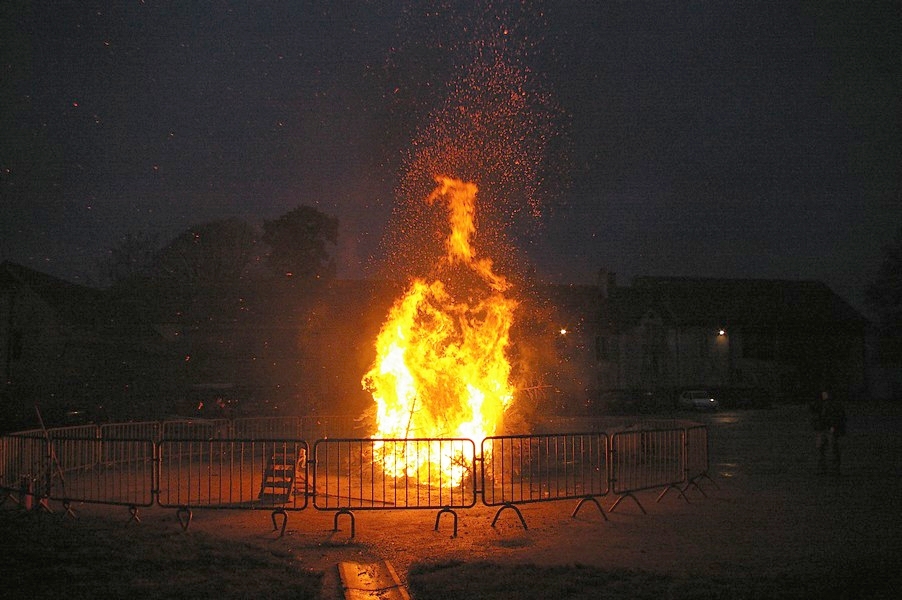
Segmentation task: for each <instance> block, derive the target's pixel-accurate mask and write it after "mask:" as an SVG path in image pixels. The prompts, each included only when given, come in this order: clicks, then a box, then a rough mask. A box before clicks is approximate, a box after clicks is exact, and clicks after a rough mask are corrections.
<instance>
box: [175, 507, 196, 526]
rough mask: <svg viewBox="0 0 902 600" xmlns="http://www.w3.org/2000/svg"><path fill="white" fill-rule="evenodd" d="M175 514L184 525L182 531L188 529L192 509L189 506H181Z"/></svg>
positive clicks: (180, 523)
mask: <svg viewBox="0 0 902 600" xmlns="http://www.w3.org/2000/svg"><path fill="white" fill-rule="evenodd" d="M175 516H176V518H177V519H178V520H179V525H181V526H182V531H188V526H189V525H191V517H192V516H193V515H192V514H191V509H190V508H188V507H187V506H182V507H179V509H178V510H177V511H175Z"/></svg>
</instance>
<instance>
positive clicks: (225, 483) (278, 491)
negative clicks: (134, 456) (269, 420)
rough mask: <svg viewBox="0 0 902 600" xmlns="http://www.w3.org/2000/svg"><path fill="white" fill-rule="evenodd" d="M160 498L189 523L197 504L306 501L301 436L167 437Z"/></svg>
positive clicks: (297, 505)
mask: <svg viewBox="0 0 902 600" xmlns="http://www.w3.org/2000/svg"><path fill="white" fill-rule="evenodd" d="M158 456H159V467H158V469H157V473H158V483H159V487H158V490H157V494H158V495H157V503H158V504H159V505H160V506H161V507H170V508H176V509H178V516H179V522H180V523H181V524H182V527H183V528H185V529H187V528H188V525H189V524H190V522H191V515H192V509H194V508H219V509H245V510H248V509H251V510H270V511H272V513H273V514H272V517H273V527H274V528H276V527H277V525H276V517H277V516H279V515H281V516H282V517H283V521H282V531H283V532H284V530H285V525H286V523H287V514H286V511H297V510H303V509H304V508H306V507H307V488H308V486H307V443H306V442H304V441H302V440H217V439H207V440H204V439H194V440H190V439H183V440H167V439H164V440H163V441H161V442H160V444H159V446H158Z"/></svg>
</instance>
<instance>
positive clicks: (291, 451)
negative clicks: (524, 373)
mask: <svg viewBox="0 0 902 600" xmlns="http://www.w3.org/2000/svg"><path fill="white" fill-rule="evenodd" d="M649 423H652V424H654V425H656V427H642V425H640V424H637V423H635V422H633V421H632V420H628V419H620V420H619V421H618V419H616V418H615V419H611V420H608V421H607V424H608V425H610V426H614V427H623V428H624V429H622V430H618V431H615V432H613V433H612V432H602V431H591V432H584V433H567V432H560V433H541V434H527V435H511V436H493V437H489V438H486V439H484V440H482V442H481V444H480V447H479V448H478V454H477V448H476V444H475V443H474V442H473V441H472V440H469V439H458V438H413V439H370V438H365V437H336V438H332V437H328V434H324V436H323V437H320V438H318V439H317V441H316V443H315V444H314V445H313V448H312V453H311V451H310V449H309V447H308V445H307V443H306V442H305V441H303V440H302V438H300V437H299V436H293V437H289V436H286V437H283V438H277V437H275V436H276V434H277V433H288V432H291V431H295V432H299V431H303V430H305V429H307V430H310V431H314V430H315V431H320V432H325V431H330V432H336V431H341V430H344V431H349V430H353V431H356V430H357V429H356V428H359V427H360V426H361V423H360V422H359V421H358V420H356V419H354V418H352V417H341V416H338V417H304V418H301V417H271V418H270V417H267V418H260V419H251V418H248V419H235V420H234V421H228V420H224V419H218V420H203V419H201V420H182V421H165V422H138V423H116V424H108V425H103V426H100V427H97V426H94V425H90V426H81V427H62V428H55V429H48V430H46V431H45V430H34V431H30V432H20V433H15V434H9V435H6V436H2V437H0V492H4V493H3V494H0V498H2V499H0V502H2V500H5V499H6V498H12V499H13V500H14V501H17V502H20V503H22V504H23V505H27V507H28V508H34V507H35V506H40V507H43V508H45V509H47V510H50V508H49V505H48V503H47V500H49V499H52V500H57V501H62V502H63V503H64V504H66V508H67V511H68V512H71V511H70V508H69V504H70V503H71V502H88V503H98V504H111V505H126V506H128V507H129V508H130V509H131V510H132V511H133V512H132V515H133V517H134V518H135V519H137V515H136V512H137V507H139V506H150V505H152V504H153V503H154V501H156V502H157V504H159V505H160V506H161V507H173V508H177V509H178V510H179V521H180V523H182V526H183V527H185V528H186V529H187V526H188V523H190V519H191V509H192V508H217V509H230V508H232V509H251V510H260V509H265V510H271V511H272V512H273V526H274V528H276V527H277V524H276V516H277V515H282V516H283V517H284V519H285V520H283V523H282V532H283V533H284V530H285V524H286V521H287V513H286V511H299V510H303V509H304V508H306V507H307V504H308V497H310V496H312V497H313V505H314V508H316V509H317V510H330V511H335V513H336V514H335V525H336V527H335V528H336V530H337V524H338V519H339V516H340V515H349V517H350V519H351V536H352V537H353V536H354V516H353V511H356V510H395V509H436V510H438V511H439V512H438V515H437V517H436V525H435V526H436V529H438V525H439V521H440V518H441V517H442V515H444V514H451V515H452V516H453V518H454V534H455V535H456V534H457V515H456V513H455V512H454V510H455V509H461V508H471V507H473V506H475V504H476V502H477V501H478V499H479V498H480V497H481V501H482V502H483V503H484V504H485V505H486V506H490V507H499V510H498V512H497V513H496V515H495V519H494V520H493V521H492V526H494V525H495V523H496V521H497V520H498V518H499V516H500V514H501V513H502V512H503V511H504V510H506V509H512V510H514V512H516V514H517V515H518V517H519V518H520V521H521V522H522V524H523V527H524V528H526V522H525V520H524V519H523V516H522V514H521V513H520V510H519V508H517V507H518V505H521V504H525V503H531V502H550V501H557V500H567V499H576V500H579V503H578V504H577V506H576V509H575V510H574V511H573V515H574V516H575V515H576V513H577V512H578V511H579V509H580V507H581V506H582V505H583V504H584V503H585V502H593V503H594V504H596V505H597V506H598V508H599V510H600V511H601V514H602V516H604V518H605V519H607V516H606V515H605V511H604V510H603V509H602V507H601V505H600V504H599V503H598V500H597V498H599V497H602V496H605V495H608V494H615V495H617V499H616V501H615V502H614V504H613V506H611V508H610V509H609V512H610V511H613V510H614V509H615V508H616V507H617V506H618V505H619V504H620V502H621V501H622V500H623V499H624V498H626V497H632V498H633V500H634V501H636V503H637V504H638V505H639V508H640V509H641V510H642V512H643V513H644V512H646V511H645V509H644V507H642V505H641V504H640V503H639V501H638V499H636V496H635V493H636V492H639V491H643V490H650V489H659V488H660V489H661V490H662V491H661V494H660V495H659V496H658V500H659V501H660V500H661V498H662V497H663V496H664V495H665V494H666V493H667V492H668V491H669V490H671V489H673V490H675V491H677V493H679V494H680V495H681V496H682V497H683V498H684V499H686V500H687V501H688V499H687V498H686V496H685V493H684V492H685V491H686V490H687V489H688V488H689V487H690V486H695V487H696V488H698V481H699V480H700V479H701V478H709V479H710V477H708V469H709V457H708V432H707V428H706V427H705V426H704V425H700V424H698V423H692V422H688V421H649ZM601 424H602V423H601V421H599V422H596V423H594V424H593V425H592V428H593V429H594V428H596V427H600V426H601ZM557 425H561V423H558V424H557ZM236 432H238V433H242V434H245V435H247V436H248V437H235V435H234V434H235V433H236ZM131 434H134V435H135V437H128V436H129V435H131ZM160 435H163V436H164V437H163V438H161V439H158V438H159V436H160ZM167 435H169V436H171V437H166V436H167ZM192 435H194V437H191V436H192ZM308 458H312V460H310V461H309V463H308ZM477 463H479V464H478V465H477ZM310 464H312V472H311V468H310V466H309V465H310ZM477 466H479V471H478V472H477ZM308 478H312V485H308ZM681 484H684V485H681ZM698 489H699V491H701V489H700V488H698ZM702 494H703V495H704V492H702Z"/></svg>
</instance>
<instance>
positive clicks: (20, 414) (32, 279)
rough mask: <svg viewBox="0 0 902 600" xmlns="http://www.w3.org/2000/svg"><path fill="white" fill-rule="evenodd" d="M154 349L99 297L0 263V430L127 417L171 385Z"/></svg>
mask: <svg viewBox="0 0 902 600" xmlns="http://www.w3.org/2000/svg"><path fill="white" fill-rule="evenodd" d="M158 342H159V336H158V335H157V334H156V332H155V331H154V330H153V328H151V327H150V326H149V325H147V324H145V323H143V322H142V320H141V318H140V315H138V314H136V312H135V311H134V310H132V309H131V308H130V307H129V306H127V305H125V304H122V303H119V302H115V301H112V300H111V299H110V297H109V295H108V294H107V293H106V292H105V291H104V290H99V289H94V288H89V287H86V286H82V285H76V284H73V283H70V282H68V281H64V280H62V279H58V278H56V277H53V276H51V275H47V274H45V273H41V272H38V271H35V270H32V269H29V268H27V267H24V266H22V265H18V264H16V263H12V262H8V261H4V262H2V263H0V374H2V387H0V421H3V422H2V423H0V426H6V425H7V424H9V425H11V426H18V425H21V424H24V425H33V424H35V421H36V415H35V412H34V406H38V407H39V408H40V410H41V411H42V412H43V413H44V416H45V418H46V419H47V420H48V422H53V423H54V424H60V423H64V422H65V420H66V418H67V417H69V418H76V419H77V420H83V419H84V418H85V416H84V413H85V412H88V413H91V414H89V416H88V418H98V417H99V416H100V415H98V414H96V413H98V411H105V412H107V413H109V414H111V415H115V416H119V417H127V416H129V414H131V413H132V412H134V411H133V409H136V408H140V406H139V405H141V404H150V403H152V402H153V399H154V397H156V396H157V392H158V390H159V385H158V383H159V382H164V384H165V382H167V381H170V380H171V378H170V377H168V376H167V374H168V361H167V359H166V358H164V355H163V354H162V349H161V346H160V344H159V343H158Z"/></svg>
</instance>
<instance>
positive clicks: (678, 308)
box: [608, 277, 867, 330]
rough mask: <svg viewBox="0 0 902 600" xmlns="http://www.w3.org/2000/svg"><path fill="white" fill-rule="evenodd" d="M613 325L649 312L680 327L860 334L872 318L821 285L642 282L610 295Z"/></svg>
mask: <svg viewBox="0 0 902 600" xmlns="http://www.w3.org/2000/svg"><path fill="white" fill-rule="evenodd" d="M608 307H609V310H610V313H609V315H608V319H609V325H610V326H617V325H623V324H632V323H636V322H638V321H639V319H641V318H642V316H643V315H645V314H647V313H648V311H650V310H651V311H654V312H655V313H656V314H657V315H658V316H660V318H661V319H663V320H664V321H665V322H667V323H670V324H672V325H675V326H706V325H707V326H712V327H737V326H742V327H746V328H775V327H779V328H784V329H809V328H817V327H831V328H834V329H835V328H842V329H845V330H861V329H863V328H864V327H865V326H866V325H867V319H865V318H864V316H862V315H861V313H859V312H858V311H857V310H855V309H854V308H852V307H851V306H850V305H849V304H848V303H846V302H845V301H844V300H843V299H842V298H840V297H839V296H837V295H836V294H835V293H833V291H832V290H830V288H828V287H827V286H826V285H825V284H823V283H821V282H819V281H786V280H771V279H713V278H711V279H708V278H683V277H638V278H636V279H635V280H634V281H633V285H632V287H615V288H612V289H611V290H610V295H609V302H608Z"/></svg>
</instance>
